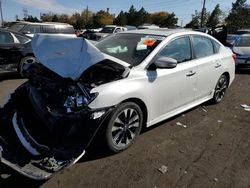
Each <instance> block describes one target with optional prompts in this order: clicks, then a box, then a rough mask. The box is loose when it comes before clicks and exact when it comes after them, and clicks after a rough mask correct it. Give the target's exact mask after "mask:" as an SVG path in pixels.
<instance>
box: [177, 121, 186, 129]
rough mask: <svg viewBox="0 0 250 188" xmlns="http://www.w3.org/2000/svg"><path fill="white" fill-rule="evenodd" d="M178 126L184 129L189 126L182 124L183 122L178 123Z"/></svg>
mask: <svg viewBox="0 0 250 188" xmlns="http://www.w3.org/2000/svg"><path fill="white" fill-rule="evenodd" d="M176 125H178V126H180V127H183V128H187V125H185V124H183V123H181V122H177V123H176Z"/></svg>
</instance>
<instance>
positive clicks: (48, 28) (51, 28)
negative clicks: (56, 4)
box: [42, 25, 56, 33]
mask: <svg viewBox="0 0 250 188" xmlns="http://www.w3.org/2000/svg"><path fill="white" fill-rule="evenodd" d="M42 27H43V33H55V32H56V30H55V26H54V25H44V26H42Z"/></svg>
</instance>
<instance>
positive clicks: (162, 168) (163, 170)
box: [158, 165, 168, 174]
mask: <svg viewBox="0 0 250 188" xmlns="http://www.w3.org/2000/svg"><path fill="white" fill-rule="evenodd" d="M158 170H159V171H160V172H161V173H162V174H165V173H166V172H167V171H168V167H167V166H165V165H162V166H161V167H160V168H159V169H158Z"/></svg>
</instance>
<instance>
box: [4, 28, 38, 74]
mask: <svg viewBox="0 0 250 188" xmlns="http://www.w3.org/2000/svg"><path fill="white" fill-rule="evenodd" d="M35 62H36V58H35V57H34V54H33V51H32V48H31V38H30V37H28V36H26V35H24V34H22V33H19V32H15V31H11V30H8V29H1V28H0V71H11V72H13V71H18V72H19V73H20V75H23V74H22V72H23V67H24V65H25V64H29V63H35Z"/></svg>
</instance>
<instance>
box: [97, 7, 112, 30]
mask: <svg viewBox="0 0 250 188" xmlns="http://www.w3.org/2000/svg"><path fill="white" fill-rule="evenodd" d="M113 20H114V18H113V16H112V15H111V14H109V13H108V12H106V11H104V10H100V11H99V12H97V13H96V14H95V15H94V16H93V25H94V27H104V26H105V25H110V24H113Z"/></svg>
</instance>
